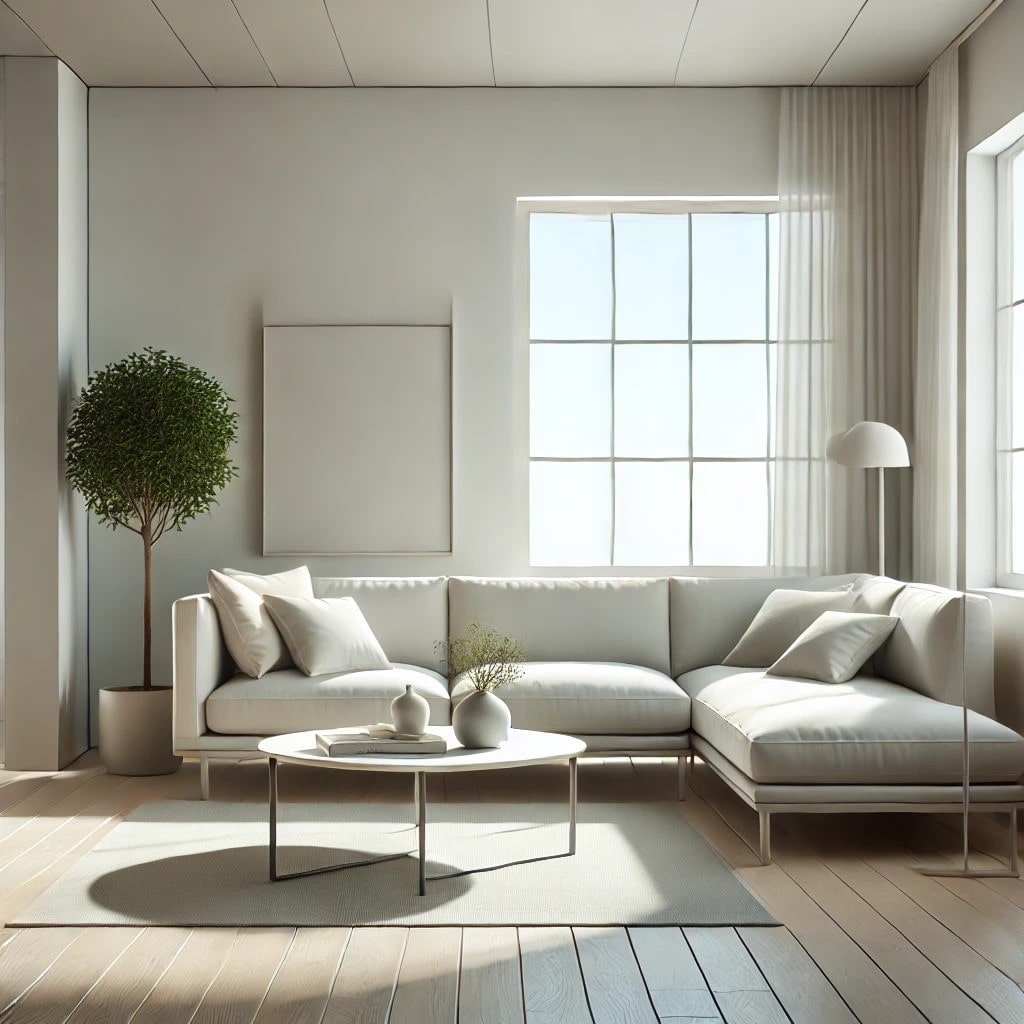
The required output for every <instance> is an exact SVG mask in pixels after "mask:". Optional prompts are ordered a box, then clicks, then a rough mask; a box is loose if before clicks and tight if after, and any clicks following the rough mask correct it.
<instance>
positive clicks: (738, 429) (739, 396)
mask: <svg viewBox="0 0 1024 1024" xmlns="http://www.w3.org/2000/svg"><path fill="white" fill-rule="evenodd" d="M767 430H768V370H767V367H766V365H765V346H764V345H763V344H761V345H735V344H734V345H694V347H693V454H694V455H696V456H699V457H703V458H751V457H756V458H764V457H765V456H766V455H767V445H768V436H767Z"/></svg>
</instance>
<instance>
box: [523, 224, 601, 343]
mask: <svg viewBox="0 0 1024 1024" xmlns="http://www.w3.org/2000/svg"><path fill="white" fill-rule="evenodd" d="M611 329H612V240H611V219H610V218H609V217H608V216H607V214H603V215H600V216H590V215H588V214H575V213H533V214H530V337H531V338H545V339H547V338H551V339H554V340H560V339H563V338H578V339H580V340H584V341H586V340H589V339H594V340H600V339H604V338H611Z"/></svg>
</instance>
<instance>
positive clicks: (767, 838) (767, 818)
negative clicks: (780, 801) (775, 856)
mask: <svg viewBox="0 0 1024 1024" xmlns="http://www.w3.org/2000/svg"><path fill="white" fill-rule="evenodd" d="M757 817H758V819H759V821H760V824H761V863H762V864H771V862H772V814H771V811H758V812H757Z"/></svg>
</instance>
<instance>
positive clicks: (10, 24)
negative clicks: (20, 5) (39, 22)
mask: <svg viewBox="0 0 1024 1024" xmlns="http://www.w3.org/2000/svg"><path fill="white" fill-rule="evenodd" d="M0 54H2V55H3V56H5V57H49V56H50V51H49V50H48V49H47V48H46V46H45V45H44V44H43V41H42V40H41V39H40V38H39V36H37V35H36V34H35V32H33V31H32V29H30V28H29V27H28V25H26V24H25V22H23V21H22V20H21V18H19V17H18V16H17V15H16V14H15V13H14V11H12V10H11V9H10V8H9V7H6V6H3V5H0Z"/></svg>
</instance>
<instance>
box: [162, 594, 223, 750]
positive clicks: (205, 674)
mask: <svg viewBox="0 0 1024 1024" xmlns="http://www.w3.org/2000/svg"><path fill="white" fill-rule="evenodd" d="M171 635H172V651H173V658H174V749H175V750H178V751H181V750H192V749H195V748H197V747H198V743H197V742H196V741H197V740H198V739H199V737H200V736H202V735H203V734H204V733H205V732H206V698H207V697H209V696H210V694H211V693H213V691H214V690H215V689H216V688H217V687H218V686H220V684H221V683H223V682H225V681H226V680H227V679H230V678H231V676H232V675H233V674H234V672H235V666H234V662H233V661H232V660H231V656H230V655H229V654H228V651H227V648H226V647H225V646H224V639H223V637H222V636H221V632H220V622H219V621H218V619H217V610H216V608H214V606H213V601H212V600H211V599H210V595H209V594H194V595H192V596H191V597H183V598H180V599H179V600H177V601H175V602H174V605H173V607H172V608H171Z"/></svg>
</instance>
